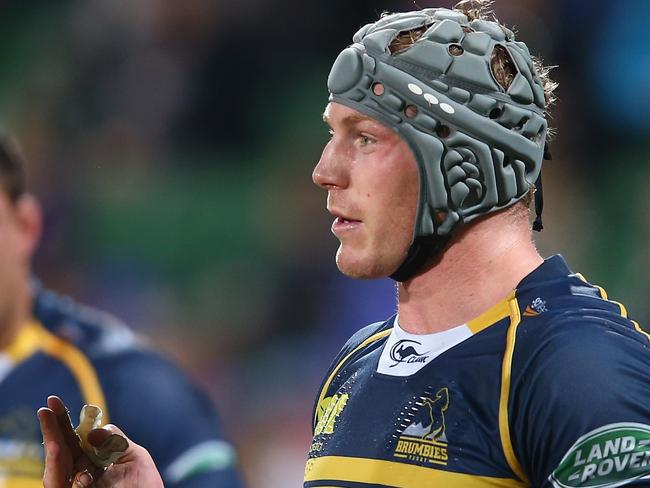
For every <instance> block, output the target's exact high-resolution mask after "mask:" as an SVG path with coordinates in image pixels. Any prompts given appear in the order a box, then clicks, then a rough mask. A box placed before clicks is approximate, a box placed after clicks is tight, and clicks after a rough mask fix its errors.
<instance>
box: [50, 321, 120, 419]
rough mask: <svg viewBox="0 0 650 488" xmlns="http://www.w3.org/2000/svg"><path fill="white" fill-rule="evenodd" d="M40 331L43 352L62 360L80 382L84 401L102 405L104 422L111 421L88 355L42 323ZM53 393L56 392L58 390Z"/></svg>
mask: <svg viewBox="0 0 650 488" xmlns="http://www.w3.org/2000/svg"><path fill="white" fill-rule="evenodd" d="M39 332H40V343H41V349H42V350H43V352H44V353H45V354H47V355H48V356H52V357H53V358H55V359H58V360H59V361H61V362H62V363H63V364H64V365H65V366H66V367H67V368H68V369H69V370H70V371H71V372H72V375H73V376H74V377H75V379H76V380H77V383H78V384H79V388H80V389H81V395H82V397H83V400H84V402H86V403H92V404H93V405H97V406H98V407H100V408H101V409H102V412H103V417H102V421H103V423H104V424H108V423H110V420H109V415H108V408H107V406H106V399H105V398H104V392H103V391H102V387H101V385H100V383H99V379H98V378H97V373H96V371H95V368H94V367H93V365H92V363H91V362H90V361H89V360H88V358H87V357H86V355H85V354H84V353H83V352H81V351H80V350H79V349H78V348H76V347H75V346H73V345H72V344H70V343H69V342H66V341H64V340H63V339H61V338H59V337H57V336H55V335H54V334H52V333H50V332H49V331H48V330H47V329H46V328H45V327H43V326H41V325H39ZM52 393H53V394H56V393H57V392H52ZM63 400H65V399H63Z"/></svg>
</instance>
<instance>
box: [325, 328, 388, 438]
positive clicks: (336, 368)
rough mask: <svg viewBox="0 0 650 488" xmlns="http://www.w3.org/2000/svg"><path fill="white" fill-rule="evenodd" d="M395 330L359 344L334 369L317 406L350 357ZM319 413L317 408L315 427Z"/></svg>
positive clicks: (381, 333) (371, 337) (379, 333)
mask: <svg viewBox="0 0 650 488" xmlns="http://www.w3.org/2000/svg"><path fill="white" fill-rule="evenodd" d="M391 330H393V329H392V328H390V329H386V330H383V331H381V332H377V333H376V334H374V335H371V336H370V337H368V338H367V339H366V340H365V341H363V342H362V343H361V344H359V345H358V346H357V347H355V348H354V349H353V350H352V351H351V352H350V353H348V354H347V355H346V356H345V357H344V358H343V359H341V361H339V363H338V364H337V365H336V366H335V367H334V369H333V370H332V372H331V373H330V375H329V377H328V378H327V381H326V382H325V384H324V385H323V389H322V390H321V392H320V395H319V396H318V403H317V404H316V405H317V406H320V405H321V402H322V401H323V399H324V398H325V394H326V393H327V389H328V388H329V387H330V384H332V381H333V380H334V377H335V376H336V373H338V372H339V370H340V369H341V367H342V366H343V365H344V364H345V362H346V361H347V360H348V359H350V356H352V355H353V354H354V353H355V352H357V351H358V350H359V349H362V348H364V347H366V346H367V345H368V344H372V343H373V342H375V341H378V340H379V339H381V338H382V337H386V336H387V335H389V334H390V331H391ZM318 411H319V409H318V408H316V418H314V426H316V424H317V423H318Z"/></svg>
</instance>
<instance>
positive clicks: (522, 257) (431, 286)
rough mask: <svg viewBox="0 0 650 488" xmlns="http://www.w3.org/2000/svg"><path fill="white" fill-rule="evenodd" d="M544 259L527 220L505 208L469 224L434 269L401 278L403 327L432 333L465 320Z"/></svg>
mask: <svg viewBox="0 0 650 488" xmlns="http://www.w3.org/2000/svg"><path fill="white" fill-rule="evenodd" d="M542 262H543V259H542V258H541V257H540V256H539V254H538V253H537V250H536V249H535V246H534V244H533V242H532V239H531V237H530V231H529V228H528V222H527V221H526V220H524V219H519V221H513V220H512V215H509V214H508V213H507V211H506V212H505V213H503V212H502V213H499V214H495V215H493V216H490V217H488V218H486V219H483V220H481V221H480V222H476V223H473V224H470V225H469V226H468V227H467V228H466V229H465V230H464V231H463V233H462V235H459V236H458V238H457V239H456V241H455V242H454V243H453V244H452V245H451V246H450V247H449V248H448V249H446V250H445V251H444V253H443V255H442V256H441V257H439V258H438V259H437V260H436V262H435V263H434V264H433V265H432V266H431V268H430V269H428V270H427V271H425V272H424V273H422V274H420V275H418V276H416V277H414V278H413V279H411V280H409V281H407V282H404V283H400V285H399V305H398V308H399V321H400V326H401V327H402V328H403V329H404V330H406V331H407V332H411V333H414V334H430V333H433V332H441V331H443V330H447V329H450V328H452V327H456V326H458V325H461V324H464V323H467V322H469V321H470V320H472V319H473V318H476V317H478V316H479V315H480V314H481V313H483V312H485V311H486V310H488V309H489V308H490V307H492V306H493V305H495V304H496V303H498V302H499V301H501V300H502V299H503V298H505V297H506V296H507V295H508V293H510V292H511V291H512V290H513V289H514V288H515V287H516V286H517V284H518V283H519V282H520V281H521V280H522V279H523V278H524V277H525V276H526V275H528V274H529V273H530V272H531V271H533V270H534V269H535V268H536V267H538V266H539V265H540V264H541V263H542Z"/></svg>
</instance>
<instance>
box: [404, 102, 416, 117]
mask: <svg viewBox="0 0 650 488" xmlns="http://www.w3.org/2000/svg"><path fill="white" fill-rule="evenodd" d="M417 114H418V108H417V107H416V106H415V105H407V106H406V107H405V108H404V115H406V116H407V117H408V118H410V119H412V118H413V117H415V116H416V115H417Z"/></svg>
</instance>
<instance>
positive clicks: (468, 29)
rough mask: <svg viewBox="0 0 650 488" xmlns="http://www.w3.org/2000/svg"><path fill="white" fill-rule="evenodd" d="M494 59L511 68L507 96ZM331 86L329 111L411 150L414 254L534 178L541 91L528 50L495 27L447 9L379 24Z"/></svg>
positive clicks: (511, 197)
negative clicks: (339, 107)
mask: <svg viewBox="0 0 650 488" xmlns="http://www.w3.org/2000/svg"><path fill="white" fill-rule="evenodd" d="M416 29H420V31H423V32H422V34H421V36H420V37H419V38H418V39H417V40H416V41H415V43H414V44H413V45H412V46H411V47H409V48H408V49H405V50H404V51H401V52H399V51H398V52H395V53H391V51H390V48H389V46H390V45H391V43H392V42H393V40H394V39H395V38H396V37H397V36H398V35H399V34H400V33H402V32H405V31H413V30H416ZM495 49H496V50H505V51H502V52H501V54H504V53H505V56H506V58H509V62H510V63H511V66H514V68H515V76H514V78H513V79H512V82H511V83H510V85H509V86H508V87H507V89H506V88H504V87H503V86H501V85H500V84H499V83H498V82H497V81H496V78H495V75H494V73H493V69H492V67H491V59H492V57H493V52H494V51H495ZM327 84H328V89H329V91H330V101H332V102H338V103H341V104H344V105H346V106H349V107H351V108H353V109H355V110H357V111H359V112H361V113H364V114H366V115H369V116H370V117H373V118H375V119H377V120H378V121H380V122H382V123H384V124H385V125H387V126H389V127H391V128H392V129H393V130H395V131H396V132H397V133H398V134H399V135H400V136H401V137H402V138H404V140H405V141H406V142H407V143H408V145H409V147H410V149H411V150H412V152H413V154H414V156H415V159H416V161H417V165H418V170H419V174H420V195H419V204H418V210H417V215H416V221H415V222H414V226H413V242H414V244H415V243H416V242H418V241H421V240H422V239H420V238H424V239H427V238H432V237H433V238H439V239H438V240H439V241H444V240H446V239H448V238H449V236H450V235H451V234H452V232H453V231H454V230H455V229H456V228H458V226H460V225H462V224H463V223H466V222H469V221H471V220H472V219H474V218H476V217H479V216H481V215H484V214H486V213H489V212H494V211H496V210H499V209H502V208H504V207H507V206H509V205H512V204H513V203H515V202H517V201H518V200H519V199H521V198H522V197H523V196H524V195H525V194H526V193H527V192H528V191H529V190H530V189H531V187H532V186H533V184H534V183H535V181H536V180H537V178H538V176H539V173H540V170H541V164H542V159H543V156H544V147H545V141H546V133H547V122H546V119H545V117H544V109H545V106H546V103H545V97H544V88H543V86H542V81H541V80H540V77H539V76H538V74H537V73H536V72H535V69H534V66H533V61H532V58H531V56H530V53H529V51H528V48H527V47H526V45H525V44H524V43H523V42H518V41H516V40H515V36H514V34H513V33H512V32H511V31H510V30H508V29H506V28H504V27H502V26H500V25H499V24H497V23H496V22H491V21H486V20H478V19H477V20H472V21H470V20H469V19H468V18H467V16H466V15H465V14H463V13H462V12H460V11H457V10H449V9H444V8H437V9H433V8H431V9H424V10H421V11H416V12H407V13H398V14H392V15H387V16H384V17H382V18H381V19H380V20H378V21H377V22H375V23H372V24H368V25H366V26H364V27H363V28H361V29H360V30H359V31H358V32H357V33H356V34H355V35H354V37H353V44H352V45H351V46H350V47H348V48H346V49H344V50H343V51H342V52H341V53H340V54H339V56H338V58H337V59H336V61H335V62H334V65H333V66H332V69H331V72H330V75H329V78H328V82H327ZM407 108H408V109H407Z"/></svg>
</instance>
